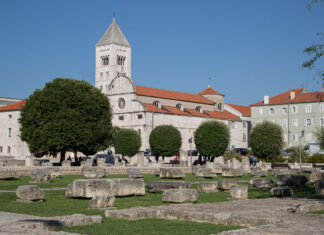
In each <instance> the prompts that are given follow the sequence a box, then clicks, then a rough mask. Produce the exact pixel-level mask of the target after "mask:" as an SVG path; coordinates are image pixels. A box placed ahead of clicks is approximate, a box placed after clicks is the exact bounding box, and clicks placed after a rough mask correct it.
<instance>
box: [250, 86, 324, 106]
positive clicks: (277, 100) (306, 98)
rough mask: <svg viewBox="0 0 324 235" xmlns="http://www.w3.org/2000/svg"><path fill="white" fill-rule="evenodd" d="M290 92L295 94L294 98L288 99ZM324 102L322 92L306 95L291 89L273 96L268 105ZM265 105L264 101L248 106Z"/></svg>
mask: <svg viewBox="0 0 324 235" xmlns="http://www.w3.org/2000/svg"><path fill="white" fill-rule="evenodd" d="M290 92H295V98H293V99H291V98H290ZM320 101H324V92H310V93H307V91H306V89H304V88H300V89H292V90H290V91H286V92H283V93H281V94H279V95H276V96H273V97H271V98H270V99H269V105H271V104H288V103H289V104H292V103H306V102H320ZM262 105H265V104H264V101H263V100H262V101H260V102H257V103H254V104H251V105H250V106H262Z"/></svg>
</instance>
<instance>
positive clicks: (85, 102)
mask: <svg viewBox="0 0 324 235" xmlns="http://www.w3.org/2000/svg"><path fill="white" fill-rule="evenodd" d="M19 122H20V124H21V129H20V131H21V139H22V140H23V141H26V142H27V144H28V146H29V149H30V151H31V152H34V153H39V155H42V154H44V153H58V152H61V156H62V158H61V161H62V160H64V157H65V152H67V151H71V152H77V151H80V152H83V153H84V154H86V155H88V154H93V153H95V152H97V151H100V150H105V149H107V148H108V146H109V140H110V139H111V128H112V125H111V108H110V104H109V100H108V99H107V97H106V96H105V95H104V94H102V93H101V92H100V91H99V90H98V89H97V88H94V87H93V86H91V85H90V84H89V83H87V82H86V81H78V80H73V79H66V78H57V79H54V80H53V81H52V82H49V83H47V84H46V85H45V87H44V88H43V89H42V90H39V89H37V90H35V92H34V93H33V94H32V95H30V96H29V98H28V100H27V103H26V105H25V106H24V107H23V109H22V111H21V118H20V120H19ZM39 155H38V156H39Z"/></svg>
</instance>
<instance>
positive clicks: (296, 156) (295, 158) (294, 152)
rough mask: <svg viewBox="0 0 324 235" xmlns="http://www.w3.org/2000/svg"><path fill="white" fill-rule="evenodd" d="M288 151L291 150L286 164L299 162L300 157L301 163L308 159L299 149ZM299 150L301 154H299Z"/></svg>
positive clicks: (292, 148) (294, 148)
mask: <svg viewBox="0 0 324 235" xmlns="http://www.w3.org/2000/svg"><path fill="white" fill-rule="evenodd" d="M288 150H291V152H292V153H291V155H290V157H289V159H288V162H299V160H300V159H299V158H300V155H301V161H302V162H306V161H307V159H308V158H309V154H308V153H307V152H306V151H305V149H303V148H302V149H300V148H299V147H291V148H289V149H288ZM300 150H301V154H300Z"/></svg>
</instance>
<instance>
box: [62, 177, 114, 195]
mask: <svg viewBox="0 0 324 235" xmlns="http://www.w3.org/2000/svg"><path fill="white" fill-rule="evenodd" d="M115 194H116V183H115V181H114V180H113V179H77V180H74V181H73V183H72V184H71V185H68V187H67V189H66V195H67V196H68V197H80V198H93V197H95V196H100V195H115Z"/></svg>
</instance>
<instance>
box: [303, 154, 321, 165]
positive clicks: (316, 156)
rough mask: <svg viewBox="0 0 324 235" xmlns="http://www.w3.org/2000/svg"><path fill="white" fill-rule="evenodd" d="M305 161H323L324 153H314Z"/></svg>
mask: <svg viewBox="0 0 324 235" xmlns="http://www.w3.org/2000/svg"><path fill="white" fill-rule="evenodd" d="M306 162H308V163H324V154H320V153H315V154H313V156H311V157H309V158H308V159H307V160H306Z"/></svg>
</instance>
